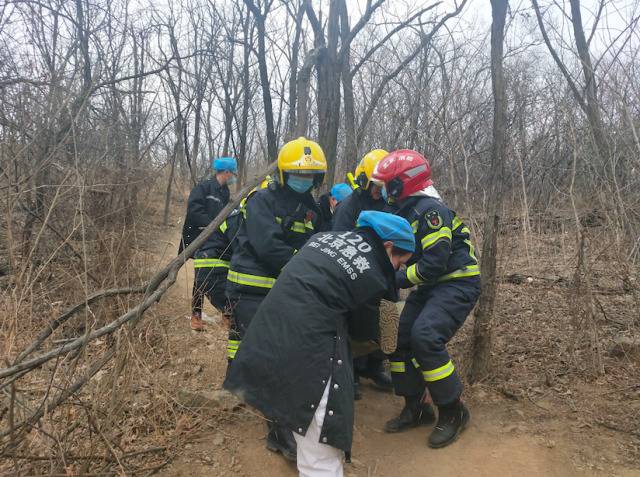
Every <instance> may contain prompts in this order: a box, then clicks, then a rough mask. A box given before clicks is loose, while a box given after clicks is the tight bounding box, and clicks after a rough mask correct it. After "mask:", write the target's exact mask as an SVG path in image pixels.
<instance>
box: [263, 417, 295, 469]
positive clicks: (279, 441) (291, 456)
mask: <svg viewBox="0 0 640 477" xmlns="http://www.w3.org/2000/svg"><path fill="white" fill-rule="evenodd" d="M267 427H268V429H269V433H268V434H267V449H269V450H270V451H272V452H282V455H283V456H284V458H285V459H287V460H290V461H292V462H295V461H296V458H297V446H296V440H295V439H294V438H293V432H291V431H290V430H289V429H285V428H284V427H282V426H280V425H278V424H276V423H275V422H271V421H267Z"/></svg>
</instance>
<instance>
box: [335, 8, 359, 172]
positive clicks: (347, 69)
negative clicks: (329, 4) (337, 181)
mask: <svg viewBox="0 0 640 477" xmlns="http://www.w3.org/2000/svg"><path fill="white" fill-rule="evenodd" d="M350 33H351V29H350V28H349V15H348V12H347V7H346V5H344V4H343V8H342V10H341V12H340V39H341V42H342V44H343V45H344V44H345V43H346V42H348V41H349V34H350ZM349 50H350V49H349V48H347V49H346V51H345V53H344V55H343V56H342V58H341V59H340V66H341V68H342V71H341V76H342V93H343V95H344V99H343V102H344V133H345V144H344V157H343V158H342V162H343V164H344V165H345V166H346V167H347V168H348V169H351V168H352V167H355V165H356V161H357V160H358V144H357V142H356V113H355V105H354V103H355V101H354V97H353V75H352V74H351V61H350V55H349ZM329 177H331V176H329Z"/></svg>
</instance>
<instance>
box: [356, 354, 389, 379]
mask: <svg viewBox="0 0 640 477" xmlns="http://www.w3.org/2000/svg"><path fill="white" fill-rule="evenodd" d="M384 360H385V355H384V353H383V352H382V351H380V350H378V351H374V352H373V353H369V354H367V355H365V356H359V357H357V358H353V371H354V374H355V375H356V376H362V377H365V378H366V377H368V376H372V375H374V374H376V373H379V372H381V371H384V367H383V363H384Z"/></svg>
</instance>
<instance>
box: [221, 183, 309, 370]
mask: <svg viewBox="0 0 640 477" xmlns="http://www.w3.org/2000/svg"><path fill="white" fill-rule="evenodd" d="M320 223H321V222H320V215H319V211H318V209H317V206H316V204H315V202H314V200H313V197H312V196H311V194H310V193H307V194H298V193H296V192H293V191H291V190H289V189H288V188H287V187H280V186H279V185H277V184H275V183H273V184H271V185H270V186H269V187H268V188H267V189H263V190H259V191H257V192H256V193H255V194H254V195H253V196H252V198H251V200H250V201H247V204H246V205H245V219H244V220H243V221H242V224H241V225H240V229H239V231H238V236H237V246H236V248H235V250H234V253H233V258H232V259H231V265H230V269H229V274H228V277H227V295H228V297H229V299H230V301H231V304H232V307H233V310H232V328H231V333H230V336H229V348H228V357H229V359H233V358H234V356H235V353H236V351H237V350H238V347H239V346H240V342H241V340H242V337H243V336H244V334H245V332H246V330H247V328H248V326H249V324H250V323H251V319H252V318H253V315H254V314H255V312H256V310H257V309H258V306H259V305H260V303H261V302H262V300H263V299H264V297H265V295H266V294H267V293H268V292H269V291H270V290H271V288H272V287H273V285H274V283H275V281H276V278H277V277H278V275H279V274H280V270H282V267H284V266H285V265H286V264H287V262H288V261H289V260H290V259H291V257H293V255H294V254H295V253H296V251H297V250H299V249H300V248H302V246H303V245H304V244H305V243H306V242H307V240H308V239H309V237H311V236H312V235H313V234H314V233H315V231H316V229H317V228H319V227H320Z"/></svg>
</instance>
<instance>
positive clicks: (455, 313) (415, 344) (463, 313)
mask: <svg viewBox="0 0 640 477" xmlns="http://www.w3.org/2000/svg"><path fill="white" fill-rule="evenodd" d="M479 296H480V277H469V278H459V279H455V280H451V281H448V282H443V283H439V284H436V285H433V286H421V287H419V288H418V289H417V290H415V291H413V292H411V294H410V295H409V297H408V298H407V301H406V303H405V306H404V309H403V310H402V313H401V314H400V326H399V328H398V348H397V349H396V351H395V352H394V353H393V354H392V355H391V357H390V358H389V361H390V367H391V377H392V379H393V387H394V390H395V393H396V394H398V395H400V396H419V395H422V393H423V392H424V388H425V386H426V387H427V388H428V389H429V393H430V394H431V397H432V399H433V402H434V403H435V404H436V405H438V406H442V405H446V404H449V403H451V402H453V401H455V400H457V399H458V398H459V397H460V395H461V394H462V381H461V380H460V376H459V375H458V373H457V371H456V369H455V367H454V365H453V363H452V362H451V357H450V356H449V353H448V352H447V343H448V342H449V341H450V340H451V338H452V337H453V335H455V334H456V332H457V331H458V329H459V328H460V327H461V326H462V324H463V323H464V321H465V320H466V318H467V316H468V315H469V313H470V312H471V310H473V307H474V305H475V303H476V301H477V300H478V297H479Z"/></svg>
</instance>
